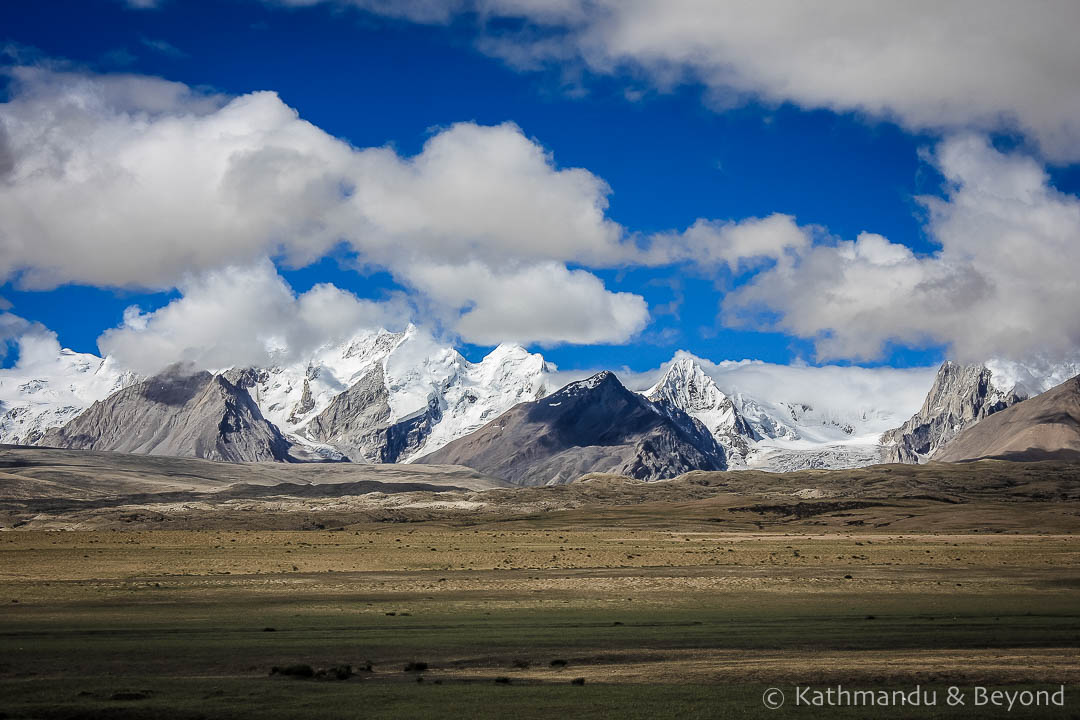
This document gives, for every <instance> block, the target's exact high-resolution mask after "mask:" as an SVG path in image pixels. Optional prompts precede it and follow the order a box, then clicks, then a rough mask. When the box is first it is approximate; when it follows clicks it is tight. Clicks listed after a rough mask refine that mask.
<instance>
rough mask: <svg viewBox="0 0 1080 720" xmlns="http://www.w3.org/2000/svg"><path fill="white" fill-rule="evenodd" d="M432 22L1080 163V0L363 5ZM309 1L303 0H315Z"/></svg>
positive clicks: (633, 69)
mask: <svg viewBox="0 0 1080 720" xmlns="http://www.w3.org/2000/svg"><path fill="white" fill-rule="evenodd" d="M334 1H335V3H336V4H352V5H354V6H357V7H360V8H363V9H365V10H368V11H372V12H377V13H381V14H384V15H393V16H397V17H406V18H410V19H413V20H418V21H422V22H429V23H433V22H448V21H449V20H450V19H452V18H453V17H454V16H455V15H457V14H460V13H476V14H477V15H478V16H479V17H481V18H491V17H496V18H499V17H514V18H524V19H525V20H526V21H528V24H527V25H526V26H525V28H524V29H523V30H522V32H521V33H519V34H513V33H509V34H508V33H507V32H505V28H500V30H499V32H493V33H490V34H488V35H486V36H484V37H481V39H480V41H479V44H480V47H481V49H483V50H484V51H486V52H489V53H491V54H494V55H497V56H500V57H502V58H504V59H505V60H507V61H508V62H510V63H511V64H514V65H517V66H520V67H522V68H527V69H533V68H536V67H538V66H541V65H543V64H545V63H558V64H563V65H567V64H578V65H584V66H586V67H588V68H589V69H590V70H592V71H594V72H598V73H610V74H615V73H627V74H630V75H633V76H636V77H640V76H642V75H644V76H646V77H648V78H649V79H651V81H652V82H653V83H654V84H655V85H657V86H658V87H660V88H662V89H664V88H669V87H671V86H673V85H675V84H679V83H684V82H700V83H702V84H704V86H705V87H706V88H707V90H708V93H709V99H710V101H711V102H712V103H714V104H716V105H717V106H719V107H727V106H729V105H730V104H732V103H735V102H739V101H740V100H741V99H742V98H744V97H746V96H755V97H759V98H761V99H763V100H765V101H766V102H770V103H784V102H792V103H795V104H796V105H799V106H800V107H804V108H826V109H831V110H836V111H842V112H846V111H854V112H862V113H869V114H872V115H875V116H878V117H885V118H890V119H896V120H898V121H899V122H900V123H901V124H903V125H904V126H906V127H908V128H912V129H920V130H921V129H939V128H949V129H969V128H977V129H983V130H988V129H996V128H1002V127H1004V128H1009V129H1018V130H1020V131H1022V132H1024V133H1026V134H1028V135H1029V136H1030V137H1031V138H1033V139H1034V140H1035V141H1036V142H1037V143H1038V144H1039V145H1040V146H1041V148H1042V150H1043V152H1044V153H1045V154H1046V155H1047V156H1048V157H1050V158H1052V159H1054V160H1061V161H1077V160H1080V77H1078V75H1077V73H1076V72H1075V70H1076V68H1077V67H1078V66H1080V44H1078V43H1077V42H1076V41H1075V37H1074V36H1075V31H1076V28H1077V27H1078V26H1080V3H1076V2H1075V1H1074V0H1044V1H1042V2H1037V3H1023V2H1015V1H1014V0H953V1H952V2H937V1H935V0H913V1H911V2H894V3H868V2H864V1H863V0H826V1H825V2H813V3H810V2H805V1H804V0H767V1H765V2H762V1H761V0H724V1H723V2H717V1H716V0H557V1H555V2H543V1H541V0H468V1H467V0H456V1H454V2H447V3H441V4H436V3H432V2H418V1H414V2H407V3H389V2H382V1H381V0H353V2H351V3H344V2H340V3H339V2H337V0H334ZM316 2H317V0H298V1H297V3H296V4H306V5H310V4H315V3H316Z"/></svg>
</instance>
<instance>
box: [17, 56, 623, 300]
mask: <svg viewBox="0 0 1080 720" xmlns="http://www.w3.org/2000/svg"><path fill="white" fill-rule="evenodd" d="M15 79H16V88H17V90H16V95H15V98H14V99H13V100H11V101H10V102H8V103H5V104H3V105H0V123H2V126H3V127H4V133H5V136H6V137H7V140H6V143H5V147H6V148H7V151H6V152H7V153H8V154H11V155H13V157H11V158H10V159H8V160H5V161H4V162H5V165H6V166H8V167H9V168H10V169H9V170H8V172H7V174H6V178H5V182H4V183H3V184H0V242H2V245H0V247H2V250H3V252H2V255H0V276H2V277H3V278H4V279H10V278H11V277H12V276H13V275H15V274H19V280H20V282H21V283H22V284H23V285H24V286H28V287H37V288H48V287H50V286H54V285H56V284H60V283H64V282H80V283H88V284H95V285H115V286H128V285H141V286H150V287H169V286H171V285H173V284H174V283H175V282H176V280H177V279H178V278H179V277H180V276H181V275H183V274H184V273H189V272H199V271H203V270H206V269H210V268H213V267H217V266H220V265H222V264H225V263H243V262H250V261H252V260H253V259H255V258H258V257H261V256H264V255H280V256H283V257H284V258H285V259H286V261H287V262H291V263H293V264H304V263H307V262H310V261H312V260H313V259H315V258H318V257H320V256H322V255H323V254H325V253H326V252H327V251H328V249H329V248H331V247H332V246H334V245H335V244H336V243H339V242H346V243H349V244H350V245H351V246H352V247H353V249H355V250H356V251H357V252H358V253H359V254H360V257H361V259H362V261H364V262H369V263H375V264H379V265H383V266H386V267H390V268H391V269H394V268H395V266H397V265H403V264H405V263H407V262H411V261H413V260H414V259H418V258H419V259H455V260H458V259H461V258H465V259H474V258H475V259H481V260H484V261H485V262H489V263H501V262H506V261H512V262H520V261H522V260H535V261H549V260H553V261H563V262H566V261H575V262H586V263H594V264H595V263H599V264H610V263H617V262H620V261H621V260H622V259H623V258H624V257H626V256H627V254H628V253H629V252H630V250H629V249H628V248H626V247H624V246H623V245H622V244H621V243H620V238H621V234H622V231H621V228H620V227H619V226H618V225H616V224H615V223H613V222H611V221H610V220H608V219H607V218H606V217H605V209H606V207H607V195H608V193H609V192H610V190H609V188H608V186H607V185H606V184H605V183H604V182H603V180H601V179H599V178H597V177H596V176H595V175H593V174H592V173H590V172H588V171H587V170H582V169H576V168H569V169H559V168H556V167H555V165H554V162H553V159H552V158H551V156H550V154H549V153H547V152H546V151H545V150H544V149H543V148H542V147H541V146H539V145H538V144H537V143H536V142H534V141H533V140H531V139H529V138H528V137H526V136H525V135H524V133H522V131H521V130H520V129H519V128H518V127H517V126H515V125H512V124H503V125H497V126H492V127H484V126H478V125H475V124H472V123H462V124H458V125H453V126H451V127H449V128H446V129H444V130H442V131H441V132H438V133H436V134H435V135H434V136H433V137H432V138H431V139H429V140H428V142H427V143H426V144H425V145H424V148H423V150H422V152H421V153H420V154H419V155H417V156H415V157H409V158H406V157H401V156H399V155H398V154H397V153H396V152H395V151H394V150H392V149H391V148H387V147H382V148H368V149H362V150H358V149H355V148H352V147H350V146H349V145H348V144H347V143H344V142H342V141H340V140H338V139H336V138H333V137H331V136H330V135H328V134H326V133H325V132H323V131H322V130H320V129H319V128H317V127H315V126H314V125H311V124H310V123H307V122H305V121H303V120H301V119H300V118H299V117H298V115H297V113H296V111H295V110H293V109H291V108H289V107H288V106H286V105H285V104H284V103H282V102H281V100H280V99H279V98H278V96H277V95H276V94H274V93H271V92H258V93H252V94H249V95H244V96H242V97H238V98H235V99H232V100H226V99H224V98H219V97H207V96H204V95H201V94H198V93H195V92H193V91H191V90H190V89H188V88H186V87H185V86H183V85H180V84H178V83H170V82H166V81H162V80H157V79H154V78H148V77H140V76H87V75H75V74H59V73H52V72H48V71H43V70H27V69H20V70H16V71H15Z"/></svg>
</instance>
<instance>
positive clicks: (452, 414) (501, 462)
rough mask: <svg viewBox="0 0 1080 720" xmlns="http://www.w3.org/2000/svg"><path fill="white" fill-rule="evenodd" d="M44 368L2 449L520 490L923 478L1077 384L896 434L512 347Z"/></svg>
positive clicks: (871, 423)
mask: <svg viewBox="0 0 1080 720" xmlns="http://www.w3.org/2000/svg"><path fill="white" fill-rule="evenodd" d="M46 355H47V353H42V352H41V351H40V349H39V350H38V352H37V353H36V355H35V358H36V360H35V362H33V363H26V364H24V363H21V362H20V363H19V364H18V365H16V367H15V368H12V369H6V370H0V442H5V443H12V444H25V445H35V444H36V445H48V446H56V447H66V448H83V449H95V450H120V451H127V452H137V453H147V454H158V455H176V456H188V457H202V458H209V459H216V460H228V461H286V462H289V461H292V462H306V461H351V462H360V463H402V462H404V463H409V462H416V461H422V462H425V463H427V462H438V463H446V464H463V465H467V466H469V467H472V468H474V469H476V470H479V471H481V472H484V473H487V474H490V475H493V476H496V477H500V478H502V479H504V480H508V481H510V482H514V483H518V484H538V483H548V482H566V481H569V480H572V479H574V478H576V477H577V476H579V475H581V474H584V473H586V472H598V471H599V472H615V473H619V474H625V475H629V476H632V477H638V478H641V479H649V480H651V479H659V478H663V477H671V476H674V475H677V474H680V473H682V472H685V471H687V470H691V469H725V468H733V469H738V468H754V469H765V470H775V471H787V470H798V469H805V468H849V467H859V466H864V465H870V464H875V463H878V462H882V461H891V462H922V461H925V460H928V459H932V458H935V459H936V457H937V454H938V453H939V452H940V451H941V450H942V448H944V447H945V446H946V445H948V444H949V443H950V442H951V441H952V440H953V438H955V437H956V436H957V435H958V434H960V433H961V432H962V431H963V430H964V429H965V428H968V427H971V426H973V425H976V424H978V423H979V422H980V421H982V420H984V419H985V418H988V417H990V416H993V415H995V414H996V413H999V412H1001V411H1003V410H1005V409H1006V408H1009V407H1011V406H1013V405H1016V404H1017V403H1020V402H1022V401H1025V400H1026V399H1027V398H1029V397H1033V396H1034V395H1037V394H1039V393H1041V392H1043V391H1045V390H1047V389H1049V388H1050V387H1052V386H1054V385H1057V384H1058V383H1060V382H1061V381H1062V380H1063V379H1065V378H1066V377H1070V376H1071V375H1075V374H1077V373H1080V364H1072V365H1048V364H1045V365H1041V366H1021V365H1017V364H1014V363H1004V362H1000V361H990V362H987V363H986V364H982V365H958V364H956V363H952V362H946V363H944V364H943V365H942V366H941V368H940V369H939V371H938V373H937V377H936V378H935V380H934V382H933V384H932V386H931V388H930V391H929V393H928V394H927V396H926V399H925V401H924V402H923V404H922V407H921V408H919V409H918V410H917V411H916V412H915V413H914V415H912V416H911V417H910V419H907V420H906V421H905V418H906V417H907V416H906V414H904V408H903V407H902V406H901V404H900V403H899V402H891V403H890V402H885V401H882V402H880V403H877V404H875V398H874V397H862V396H859V397H858V401H857V402H852V401H844V400H842V399H839V398H832V397H830V394H829V393H828V392H825V393H821V392H818V393H816V394H815V393H807V392H804V391H803V389H804V384H800V383H795V384H792V383H791V382H786V383H781V382H772V380H771V379H770V378H769V377H768V376H767V373H768V371H769V370H768V367H767V366H765V365H762V364H760V363H759V364H754V363H749V364H747V363H745V362H743V363H721V364H712V363H709V362H708V361H703V360H701V359H699V358H696V357H694V356H693V355H690V354H688V353H683V352H680V353H677V354H676V356H675V357H674V358H673V359H672V361H671V362H669V363H666V364H665V365H664V366H662V372H661V373H660V374H659V375H658V376H656V375H654V376H652V377H649V376H636V375H633V374H631V375H629V376H628V377H629V378H630V379H631V380H633V381H634V383H631V384H625V383H624V382H622V381H620V378H617V377H616V376H615V375H614V374H613V373H610V372H601V373H598V374H595V375H592V376H590V377H587V378H586V377H584V373H574V372H570V373H567V372H561V371H559V370H558V368H555V367H554V366H552V365H550V364H549V363H547V362H546V361H545V360H544V358H543V357H542V356H541V355H539V354H535V353H529V352H528V351H526V350H525V349H524V348H522V347H520V346H517V345H511V344H505V345H500V346H498V347H497V348H495V349H494V350H493V351H492V352H490V353H489V354H488V355H487V356H486V357H484V358H483V359H482V360H481V361H479V362H475V363H474V362H469V361H468V360H467V359H466V358H464V357H463V356H462V355H461V354H460V353H459V352H458V351H456V350H455V349H453V348H449V347H445V346H441V345H439V344H438V343H436V342H435V341H434V340H433V339H432V338H431V337H430V336H429V335H427V334H425V333H423V332H422V331H420V330H419V329H418V328H415V327H413V326H409V327H408V328H406V329H405V330H404V331H403V332H397V333H394V332H389V331H386V330H375V331H370V332H362V333H359V334H357V335H356V336H355V337H352V338H350V339H349V340H347V341H346V342H343V343H337V344H329V345H327V346H324V347H323V348H320V349H319V350H318V351H317V352H315V353H314V354H312V356H311V357H308V358H306V359H304V360H303V361H300V362H283V363H280V364H271V365H270V366H269V367H262V368H225V369H221V370H218V371H216V372H208V371H203V370H196V369H194V368H190V367H188V368H185V367H183V366H173V367H171V368H167V369H166V370H164V371H162V372H160V373H158V374H156V375H154V376H152V377H147V378H141V377H138V376H136V375H135V374H133V373H131V372H126V371H124V370H122V369H121V368H118V367H116V365H115V363H113V361H112V360H111V359H109V358H99V357H96V356H94V355H90V354H80V353H73V352H71V351H68V350H60V349H59V347H57V348H56V349H55V352H54V353H53V355H52V356H49V357H45V356H46ZM773 367H778V366H773ZM856 395H859V394H858V393H856ZM912 405H914V402H912V404H911V405H909V406H908V407H909V408H910V407H911V406H912ZM906 412H911V410H910V409H908V410H907V411H906Z"/></svg>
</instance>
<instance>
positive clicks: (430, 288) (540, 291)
mask: <svg viewBox="0 0 1080 720" xmlns="http://www.w3.org/2000/svg"><path fill="white" fill-rule="evenodd" d="M408 278H409V280H410V282H411V283H412V284H414V285H415V286H416V287H418V288H420V289H421V290H423V291H424V292H425V293H426V294H427V295H428V296H429V297H431V298H432V299H434V300H435V301H436V302H438V303H445V304H448V305H449V306H450V307H452V308H465V312H464V313H463V314H461V315H460V316H456V317H455V319H454V320H452V323H453V329H454V330H455V332H456V333H457V334H458V335H460V336H461V337H462V338H463V339H464V340H466V341H467V342H471V343H476V344H479V345H495V344H497V343H500V342H507V341H510V342H518V343H538V344H540V345H555V344H558V343H562V342H570V343H577V344H597V343H624V342H626V341H628V340H630V339H631V338H632V337H634V336H635V335H637V333H639V332H640V331H641V330H642V329H643V328H644V327H645V325H646V324H647V323H648V320H649V310H648V307H647V306H646V304H645V300H644V299H643V298H642V297H641V296H639V295H634V294H631V293H625V292H620V293H614V292H610V291H608V290H607V289H606V288H605V287H604V284H603V282H601V281H600V279H599V278H597V277H596V276H595V275H593V274H591V273H589V272H586V271H584V270H572V271H571V270H568V269H567V268H566V266H564V265H559V264H556V263H543V264H539V265H529V266H526V267H522V268H516V269H509V270H492V269H491V268H490V267H488V266H486V265H483V264H481V263H478V262H473V263H468V264H465V265H418V266H415V267H413V268H412V269H411V270H410V271H409V273H408Z"/></svg>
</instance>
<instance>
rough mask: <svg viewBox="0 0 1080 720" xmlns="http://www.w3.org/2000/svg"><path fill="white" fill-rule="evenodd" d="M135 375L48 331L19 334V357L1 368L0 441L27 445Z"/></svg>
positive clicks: (118, 387)
mask: <svg viewBox="0 0 1080 720" xmlns="http://www.w3.org/2000/svg"><path fill="white" fill-rule="evenodd" d="M138 379H139V378H138V377H137V376H136V375H135V374H134V373H132V372H128V371H123V370H121V369H120V368H118V367H116V365H115V363H114V362H112V361H111V360H108V359H102V358H100V357H98V356H96V355H91V354H89V353H77V352H72V351H71V350H67V349H61V348H60V345H59V344H57V342H56V340H55V339H54V338H52V337H48V336H37V335H26V336H23V337H22V338H20V340H19V361H18V363H17V364H16V365H15V367H13V368H8V369H4V370H0V442H4V443H12V444H24V445H32V444H34V443H36V442H37V441H38V440H40V439H41V437H42V436H43V435H44V434H45V432H46V431H47V430H49V429H50V428H55V427H59V426H61V425H63V424H65V423H66V422H68V421H69V420H71V419H73V418H75V417H76V416H78V415H79V414H80V413H81V412H82V411H83V410H85V409H86V408H88V407H89V406H90V405H91V404H93V403H94V402H96V401H98V400H104V399H105V398H106V397H108V396H109V395H111V394H112V393H114V392H116V391H118V390H121V389H123V388H125V387H127V386H129V385H132V384H134V383H135V382H138Z"/></svg>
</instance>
